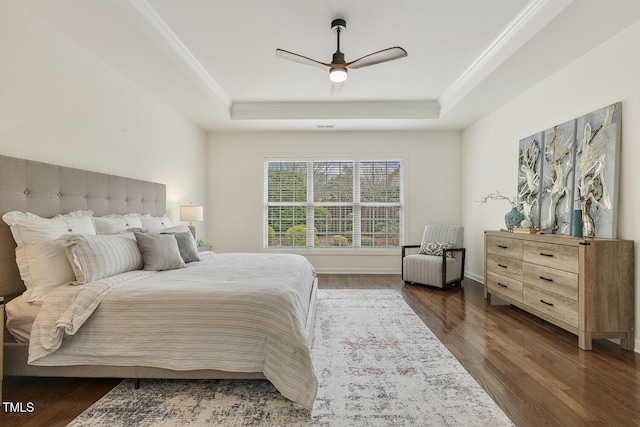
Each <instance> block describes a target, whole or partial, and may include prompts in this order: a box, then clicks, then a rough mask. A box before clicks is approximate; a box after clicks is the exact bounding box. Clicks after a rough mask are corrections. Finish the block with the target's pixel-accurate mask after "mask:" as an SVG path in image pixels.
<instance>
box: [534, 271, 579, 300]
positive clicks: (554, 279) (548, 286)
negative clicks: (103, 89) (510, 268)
mask: <svg viewBox="0 0 640 427" xmlns="http://www.w3.org/2000/svg"><path fill="white" fill-rule="evenodd" d="M522 281H523V282H524V283H526V284H528V285H532V286H535V287H536V288H538V289H542V290H545V291H548V292H552V293H554V294H558V295H562V296H564V297H567V298H571V299H572V300H575V301H578V275H577V274H576V273H569V272H568V271H564V270H558V269H555V268H548V267H543V266H541V265H537V264H531V263H528V262H525V263H523V265H522Z"/></svg>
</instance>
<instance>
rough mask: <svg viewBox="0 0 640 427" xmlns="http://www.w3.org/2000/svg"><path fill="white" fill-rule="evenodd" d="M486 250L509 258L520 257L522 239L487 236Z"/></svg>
mask: <svg viewBox="0 0 640 427" xmlns="http://www.w3.org/2000/svg"><path fill="white" fill-rule="evenodd" d="M487 252H488V253H490V254H496V255H502V256H506V257H509V258H515V259H522V240H515V239H509V238H507V237H498V236H487Z"/></svg>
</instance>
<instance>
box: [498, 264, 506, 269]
mask: <svg viewBox="0 0 640 427" xmlns="http://www.w3.org/2000/svg"><path fill="white" fill-rule="evenodd" d="M498 267H500V268H507V266H506V265H504V264H498Z"/></svg>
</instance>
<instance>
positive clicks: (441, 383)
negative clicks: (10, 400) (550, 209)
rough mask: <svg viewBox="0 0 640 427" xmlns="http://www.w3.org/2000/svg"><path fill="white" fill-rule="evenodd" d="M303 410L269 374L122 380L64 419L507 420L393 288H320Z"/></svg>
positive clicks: (239, 422) (248, 422)
mask: <svg viewBox="0 0 640 427" xmlns="http://www.w3.org/2000/svg"><path fill="white" fill-rule="evenodd" d="M312 356H313V362H314V367H315V370H316V374H317V376H318V381H319V388H318V396H317V399H316V401H315V403H314V405H313V408H312V409H311V410H310V411H308V410H304V409H301V408H300V407H299V406H297V405H296V404H294V403H292V402H291V401H289V400H287V399H285V398H284V397H282V395H280V393H278V391H277V390H276V389H275V388H274V387H273V386H272V385H271V383H269V382H268V381H240V380H142V381H141V385H140V388H139V389H138V390H135V389H134V387H133V381H131V380H125V381H123V382H122V383H121V384H119V385H118V386H117V387H115V388H114V389H113V390H112V391H111V392H109V393H108V394H107V395H106V396H104V397H103V398H102V399H101V400H99V401H98V402H96V403H95V404H94V405H93V406H91V407H90V408H89V409H87V410H86V411H85V412H84V413H82V414H81V415H80V416H79V417H78V418H76V419H75V420H74V421H73V422H72V423H71V424H70V426H73V427H78V426H92V427H94V426H98V427H99V426H105V427H107V426H108V427H116V426H213V425H218V426H339V427H343V426H345V427H346V426H511V425H513V424H512V423H511V422H510V420H509V419H508V418H507V416H506V415H505V414H504V413H503V412H502V410H501V409H500V408H499V407H498V406H497V405H496V404H495V402H494V401H493V400H491V398H490V397H489V396H488V395H487V394H486V392H485V391H484V390H483V389H482V387H480V385H479V384H478V383H477V382H476V381H475V380H474V379H473V378H472V377H471V375H469V373H468V372H467V371H465V369H464V368H463V367H462V365H461V364H460V363H459V362H458V361H457V360H456V359H455V357H454V356H453V355H452V354H451V353H450V352H449V351H448V350H447V349H446V347H445V346H444V345H443V344H442V343H441V342H440V341H439V340H438V339H437V338H436V336H435V335H434V334H433V333H432V332H431V331H430V330H429V328H427V327H426V326H425V325H424V323H423V322H422V321H421V320H420V318H419V317H418V316H417V315H416V314H415V313H414V312H413V311H412V310H411V308H410V307H409V306H408V305H407V304H406V303H405V302H404V300H403V299H402V297H401V296H400V294H398V293H397V292H395V291H393V290H320V291H319V301H318V311H317V316H316V324H315V334H314V341H313V345H312Z"/></svg>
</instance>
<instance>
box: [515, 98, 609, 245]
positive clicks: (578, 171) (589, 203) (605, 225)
mask: <svg viewBox="0 0 640 427" xmlns="http://www.w3.org/2000/svg"><path fill="white" fill-rule="evenodd" d="M620 110H621V104H620V103H616V104H612V105H609V106H607V107H605V108H602V109H600V110H597V111H594V112H592V113H589V114H586V115H584V116H581V117H578V118H577V119H573V120H570V121H568V122H566V123H562V124H559V125H557V126H554V127H552V128H550V129H547V130H544V131H542V132H538V133H536V134H534V135H531V136H529V137H527V138H523V139H521V140H520V148H519V156H518V203H519V204H520V206H521V208H522V211H523V213H524V215H525V217H526V218H527V219H529V220H530V221H531V222H532V223H533V226H534V227H537V228H539V229H540V231H541V232H544V233H553V234H566V235H571V234H574V235H576V229H578V231H579V229H580V228H584V229H583V230H582V232H580V233H579V235H581V236H582V235H584V236H590V237H610V238H615V237H616V234H617V230H616V226H617V224H616V222H617V221H616V219H617V198H618V197H617V193H618V164H619V160H620V159H619V152H620V130H621V129H620V114H621V111H620ZM574 211H580V212H575V213H574Z"/></svg>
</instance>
